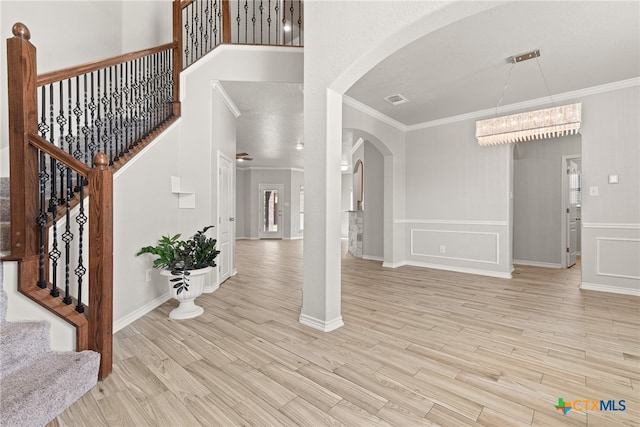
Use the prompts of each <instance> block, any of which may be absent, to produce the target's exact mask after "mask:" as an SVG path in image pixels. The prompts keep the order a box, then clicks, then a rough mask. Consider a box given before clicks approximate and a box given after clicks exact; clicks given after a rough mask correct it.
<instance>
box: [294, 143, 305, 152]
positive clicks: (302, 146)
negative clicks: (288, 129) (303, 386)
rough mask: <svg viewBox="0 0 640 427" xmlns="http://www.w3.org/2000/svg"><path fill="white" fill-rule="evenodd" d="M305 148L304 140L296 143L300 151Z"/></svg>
mask: <svg viewBox="0 0 640 427" xmlns="http://www.w3.org/2000/svg"><path fill="white" fill-rule="evenodd" d="M303 148H304V144H303V143H302V141H300V142H298V143H297V144H296V150H298V151H300V150H302V149H303Z"/></svg>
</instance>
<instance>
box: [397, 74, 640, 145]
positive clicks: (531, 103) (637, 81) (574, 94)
mask: <svg viewBox="0 0 640 427" xmlns="http://www.w3.org/2000/svg"><path fill="white" fill-rule="evenodd" d="M638 85H640V77H634V78H631V79H627V80H621V81H618V82H612V83H607V84H603V85H599V86H593V87H589V88H585V89H579V90H574V91H571V92H564V93H559V94H554V95H553V100H554V101H555V102H562V101H566V100H571V99H576V98H581V97H584V96H588V95H596V94H599V93H605V92H611V91H614V90H619V89H625V88H628V87H633V86H638ZM547 104H549V97H548V96H546V97H543V98H536V99H530V100H528V101H524V102H518V103H516V104H509V105H505V106H503V107H500V109H499V111H498V114H503V113H507V112H510V111H517V110H524V109H527V108H531V107H538V106H540V105H547ZM495 114H496V109H495V107H491V108H487V109H485V110H479V111H473V112H471V113H466V114H459V115H457V116H450V117H444V118H442V119H437V120H431V121H428V122H423V123H418V124H415V125H410V126H406V128H407V131H408V132H411V131H414V130H419V129H426V128H431V127H435V126H441V125H446V124H450V123H455V122H461V121H463V120H473V119H480V118H483V117H487V116H494V115H495Z"/></svg>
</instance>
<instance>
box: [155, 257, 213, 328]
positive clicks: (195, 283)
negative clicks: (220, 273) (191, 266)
mask: <svg viewBox="0 0 640 427" xmlns="http://www.w3.org/2000/svg"><path fill="white" fill-rule="evenodd" d="M211 270H213V268H212V267H205V268H200V269H198V270H190V271H189V272H190V273H191V274H190V275H189V276H187V281H188V284H189V290H183V291H182V292H180V294H178V292H177V290H176V289H174V287H173V283H172V282H171V281H170V280H171V279H173V278H174V277H176V276H174V275H172V274H171V272H170V271H169V270H162V271H161V272H160V274H162V275H163V276H167V279H168V280H169V290H170V291H171V296H172V297H173V298H175V299H177V300H178V301H179V302H180V305H179V306H178V307H176V308H174V309H173V310H171V313H169V317H170V318H172V319H192V318H194V317H197V316H200V315H201V314H202V313H204V309H203V308H202V307H200V306H199V305H196V303H195V299H196V298H197V297H199V296H200V295H202V291H203V289H204V284H205V281H206V279H207V273H209V272H210V271H211Z"/></svg>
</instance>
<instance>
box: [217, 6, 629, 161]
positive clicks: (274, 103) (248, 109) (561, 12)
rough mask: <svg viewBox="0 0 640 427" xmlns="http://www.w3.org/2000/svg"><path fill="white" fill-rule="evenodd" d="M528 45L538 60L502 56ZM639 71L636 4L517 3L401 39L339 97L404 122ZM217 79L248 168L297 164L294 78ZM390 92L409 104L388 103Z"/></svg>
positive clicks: (298, 107)
mask: <svg viewBox="0 0 640 427" xmlns="http://www.w3.org/2000/svg"><path fill="white" fill-rule="evenodd" d="M363 7H366V3H363ZM535 49H539V50H540V57H539V58H538V59H537V60H536V59H532V60H528V61H524V62H520V63H517V64H512V63H510V62H509V61H508V58H509V57H511V56H514V55H518V54H521V53H525V52H528V51H531V50H535ZM639 76H640V2H638V1H622V2H621V1H602V2H597V1H566V2H558V1H555V2H548V1H527V2H524V1H518V2H513V3H508V4H505V5H500V6H497V7H495V8H492V9H490V10H488V11H485V12H482V13H479V14H477V15H474V16H471V17H469V18H466V19H464V20H461V21H458V22H456V23H454V24H451V25H449V26H447V27H445V28H442V29H440V30H438V31H436V32H433V33H431V34H429V35H427V36H425V37H423V38H421V39H419V40H416V41H415V42H413V43H410V44H409V45H407V46H405V47H404V48H402V49H400V50H398V51H396V52H395V53H394V54H392V55H390V56H389V57H387V58H386V59H385V60H383V61H382V62H380V63H379V64H378V65H376V66H375V67H374V68H373V69H371V70H370V71H369V72H368V73H367V74H366V75H365V76H363V77H362V78H361V79H360V80H359V81H358V82H356V83H355V84H354V85H353V86H352V87H351V88H350V89H349V90H348V91H347V94H346V95H347V96H349V97H351V98H353V99H355V100H356V101H358V102H360V103H362V104H364V105H366V106H368V107H370V108H372V109H374V110H377V111H378V112H380V113H382V114H384V115H386V116H388V117H390V118H392V119H394V120H396V121H397V122H399V123H400V124H402V125H405V126H412V125H417V124H420V123H424V122H429V121H433V120H438V119H443V118H446V117H451V116H456V115H460V114H467V113H472V112H476V111H481V110H486V109H492V108H496V106H497V105H498V103H500V105H501V106H505V105H509V104H515V103H519V102H523V101H527V100H530V99H536V98H545V97H548V95H549V94H551V95H554V94H556V95H557V94H562V93H566V92H571V91H576V90H580V89H585V88H590V87H594V86H598V85H603V84H607V83H612V82H619V81H623V80H627V79H632V78H638V77H639ZM545 81H546V82H545ZM223 85H224V87H225V89H226V90H227V91H228V93H229V94H230V96H231V98H232V99H233V100H234V102H235V103H236V105H237V106H238V108H239V109H240V111H241V112H242V116H241V117H240V118H239V119H238V150H239V151H247V152H249V153H251V154H252V155H253V157H254V159H255V160H254V161H253V165H256V166H277V167H296V168H301V167H303V164H302V155H301V153H300V152H299V151H296V150H295V144H296V143H297V142H298V141H299V140H301V139H302V136H303V133H304V132H303V112H302V105H303V93H302V90H301V88H300V87H299V85H286V84H276V83H237V82H224V83H223ZM547 87H548V90H547ZM393 94H401V95H403V96H404V97H405V98H407V99H408V100H409V102H408V103H405V104H401V105H397V106H393V105H391V104H389V103H387V102H386V101H385V100H384V97H386V96H388V95H393ZM503 95H504V97H503ZM265 97H268V99H264V98H265ZM502 97H503V99H502V100H501V98H502ZM345 140H348V138H346V139H345ZM347 142H348V141H347Z"/></svg>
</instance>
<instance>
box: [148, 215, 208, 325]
mask: <svg viewBox="0 0 640 427" xmlns="http://www.w3.org/2000/svg"><path fill="white" fill-rule="evenodd" d="M210 228H213V226H212V225H209V226H207V227H204V228H203V229H202V230H200V231H197V232H196V233H195V234H194V235H193V236H191V237H190V238H189V239H187V240H180V236H181V235H180V234H176V235H174V236H173V237H170V236H162V238H161V239H160V240H158V243H157V244H156V245H155V246H145V247H143V248H142V249H140V251H139V252H138V253H137V254H136V256H137V255H142V254H151V255H155V256H156V258H155V259H154V260H153V267H154V268H158V269H162V270H163V271H162V272H161V273H160V274H162V275H164V276H167V277H168V278H169V289H170V291H171V293H172V296H173V297H174V298H175V299H177V300H178V301H179V302H180V305H179V306H178V307H177V308H175V309H174V310H173V311H171V313H169V317H171V318H172V319H190V318H193V317H196V316H199V315H200V314H202V313H203V312H204V309H203V308H202V307H200V306H198V305H196V304H195V299H196V298H197V297H198V296H200V295H201V294H202V291H203V289H204V281H205V279H206V274H207V273H209V272H210V271H211V270H212V269H213V267H215V266H216V262H215V259H216V257H217V256H218V254H219V253H220V251H218V250H217V249H216V243H217V241H216V239H213V238H211V237H207V235H206V232H207V230H209V229H210Z"/></svg>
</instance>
